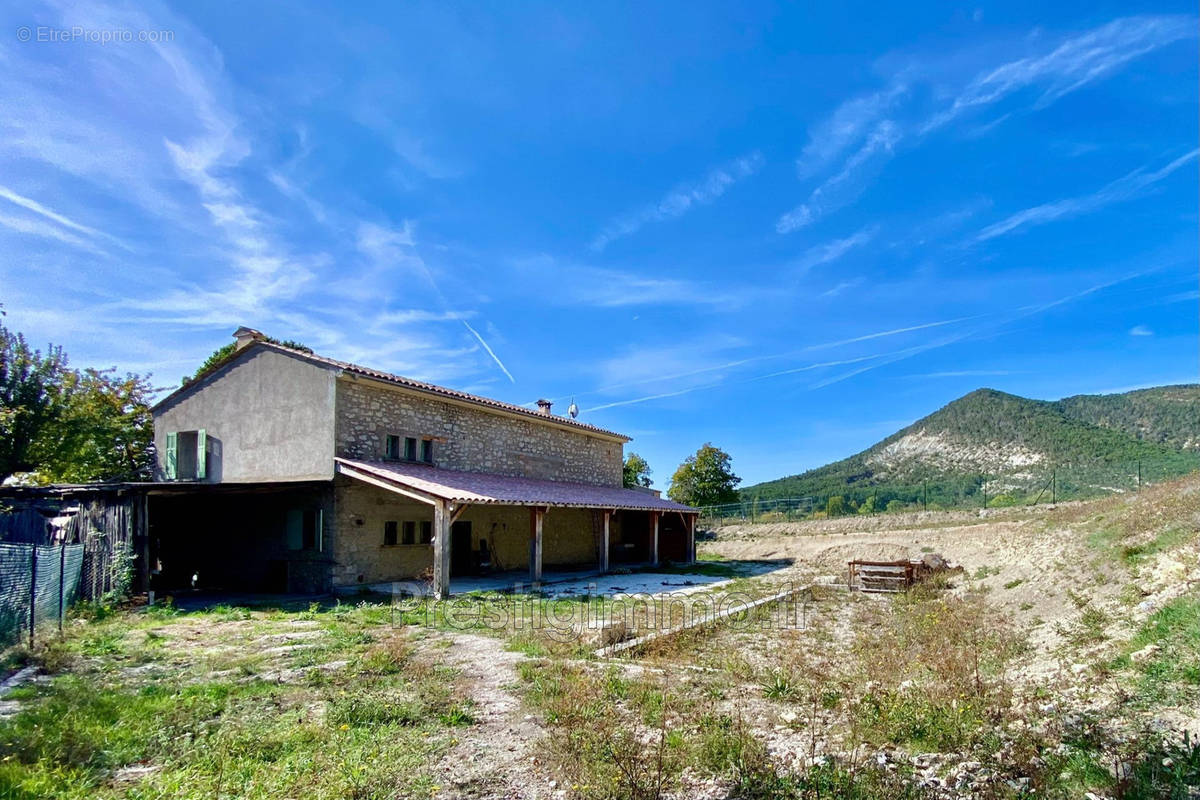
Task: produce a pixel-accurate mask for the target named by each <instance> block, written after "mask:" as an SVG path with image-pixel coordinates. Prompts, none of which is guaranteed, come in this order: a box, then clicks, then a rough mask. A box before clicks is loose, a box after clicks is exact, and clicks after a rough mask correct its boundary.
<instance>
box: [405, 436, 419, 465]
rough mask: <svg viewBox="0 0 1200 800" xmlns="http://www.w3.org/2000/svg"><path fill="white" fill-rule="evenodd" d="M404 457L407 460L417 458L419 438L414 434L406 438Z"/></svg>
mask: <svg viewBox="0 0 1200 800" xmlns="http://www.w3.org/2000/svg"><path fill="white" fill-rule="evenodd" d="M404 458H405V459H406V460H407V461H416V460H417V440H416V438H415V437H413V436H407V437H405V439H404Z"/></svg>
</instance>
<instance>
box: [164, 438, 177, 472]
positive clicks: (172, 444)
mask: <svg viewBox="0 0 1200 800" xmlns="http://www.w3.org/2000/svg"><path fill="white" fill-rule="evenodd" d="M178 460H179V434H177V433H174V432H172V433H168V434H167V458H166V469H167V480H169V481H173V480H175V476H176V474H177V473H178V467H177V463H178Z"/></svg>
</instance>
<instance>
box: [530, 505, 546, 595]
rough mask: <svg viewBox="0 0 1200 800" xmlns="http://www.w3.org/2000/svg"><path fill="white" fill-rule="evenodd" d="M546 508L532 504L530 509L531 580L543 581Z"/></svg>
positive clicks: (534, 581) (535, 581)
mask: <svg viewBox="0 0 1200 800" xmlns="http://www.w3.org/2000/svg"><path fill="white" fill-rule="evenodd" d="M545 514H546V509H544V508H542V507H540V506H532V507H531V508H530V509H529V580H530V581H532V582H533V583H541V581H542V518H543V517H544V516H545Z"/></svg>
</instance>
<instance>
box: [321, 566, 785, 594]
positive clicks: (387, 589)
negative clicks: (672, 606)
mask: <svg viewBox="0 0 1200 800" xmlns="http://www.w3.org/2000/svg"><path fill="white" fill-rule="evenodd" d="M739 566H740V567H742V569H740V570H739V573H740V575H739V577H751V576H754V575H762V574H764V573H767V572H771V571H773V570H775V569H779V568H781V567H782V566H783V565H782V564H775V563H771V562H752V563H746V564H743V565H739ZM731 580H732V578H730V577H729V576H726V575H705V574H702V573H701V572H694V573H692V572H630V573H623V574H618V573H609V574H602V573H600V572H599V571H597V570H573V571H562V572H547V573H543V576H542V582H541V583H540V584H539V585H538V587H537V590H538V591H539V592H541V593H542V594H544V595H546V596H547V597H551V598H560V597H583V596H586V595H588V594H595V595H603V596H605V597H619V596H621V595H631V594H637V595H661V594H689V593H692V592H698V591H703V590H706V589H711V588H714V587H716V586H719V585H722V584H725V583H729V582H730V581H731ZM533 589H534V587H533V585H532V584H531V583H530V581H529V573H528V572H525V571H524V570H514V571H511V572H501V573H496V574H494V575H483V576H470V577H461V578H451V579H450V593H451V595H464V594H472V593H485V592H515V593H525V592H530V591H533ZM363 590H366V591H370V592H375V593H378V594H388V595H396V594H403V595H409V596H427V595H428V594H429V585H428V584H427V583H425V582H422V581H415V580H413V581H392V582H387V583H373V584H368V585H364V586H361V587H358V586H354V587H344V588H342V589H339V593H354V592H359V591H363Z"/></svg>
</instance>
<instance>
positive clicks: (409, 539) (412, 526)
mask: <svg viewBox="0 0 1200 800" xmlns="http://www.w3.org/2000/svg"><path fill="white" fill-rule="evenodd" d="M416 539H417V523H415V522H412V521H411V520H410V521H408V522H405V523H404V539H403V540H402V541H403V543H404V544H416Z"/></svg>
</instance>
